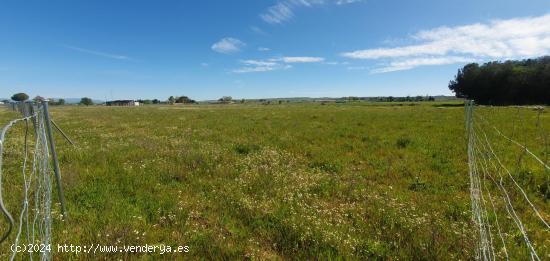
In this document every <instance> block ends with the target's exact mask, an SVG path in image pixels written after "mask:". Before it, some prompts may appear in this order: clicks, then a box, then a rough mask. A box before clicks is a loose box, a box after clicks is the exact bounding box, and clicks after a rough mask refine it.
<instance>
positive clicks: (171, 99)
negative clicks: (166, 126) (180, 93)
mask: <svg viewBox="0 0 550 261" xmlns="http://www.w3.org/2000/svg"><path fill="white" fill-rule="evenodd" d="M174 102H176V98H174V96H170V97H169V98H168V103H170V104H174Z"/></svg>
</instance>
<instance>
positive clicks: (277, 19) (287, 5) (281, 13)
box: [260, 0, 362, 24]
mask: <svg viewBox="0 0 550 261" xmlns="http://www.w3.org/2000/svg"><path fill="white" fill-rule="evenodd" d="M361 1H362V0H281V1H279V2H277V3H276V4H275V5H272V6H270V7H269V8H267V10H266V11H265V12H263V13H261V14H260V17H261V18H262V20H264V21H265V22H267V23H269V24H283V23H285V22H287V21H289V20H291V19H292V18H294V15H295V14H294V12H295V9H297V8H299V7H313V6H318V5H325V4H329V3H334V4H336V5H346V4H352V3H356V2H361Z"/></svg>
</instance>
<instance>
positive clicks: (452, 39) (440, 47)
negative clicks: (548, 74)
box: [342, 14, 550, 73]
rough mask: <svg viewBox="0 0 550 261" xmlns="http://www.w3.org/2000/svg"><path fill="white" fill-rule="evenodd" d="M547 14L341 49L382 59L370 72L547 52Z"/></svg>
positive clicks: (350, 54)
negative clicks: (384, 45) (397, 42)
mask: <svg viewBox="0 0 550 261" xmlns="http://www.w3.org/2000/svg"><path fill="white" fill-rule="evenodd" d="M549 24H550V14H547V15H544V16H539V17H525V18H515V19H508V20H494V21H490V22H488V23H476V24H470V25H464V26H456V27H448V26H444V27H439V28H434V29H430V30H424V31H420V32H418V33H416V34H414V35H412V37H411V39H410V40H412V41H415V42H417V43H415V44H411V45H405V46H399V47H392V48H374V49H365V50H357V51H352V52H345V53H342V56H344V57H348V58H353V59H370V60H378V59H386V60H389V63H388V64H387V66H384V67H382V68H378V69H374V70H373V71H372V72H374V73H383V72H392V71H399V70H408V69H412V68H416V67H418V66H425V65H442V64H454V63H466V62H473V61H484V60H495V59H521V58H527V57H536V56H542V55H548V54H550V26H548V25H549Z"/></svg>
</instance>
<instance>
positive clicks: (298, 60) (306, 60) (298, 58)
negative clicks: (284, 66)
mask: <svg viewBox="0 0 550 261" xmlns="http://www.w3.org/2000/svg"><path fill="white" fill-rule="evenodd" d="M275 60H279V61H282V62H285V63H318V62H322V61H324V60H325V58H323V57H309V56H290V57H288V56H287V57H282V58H275Z"/></svg>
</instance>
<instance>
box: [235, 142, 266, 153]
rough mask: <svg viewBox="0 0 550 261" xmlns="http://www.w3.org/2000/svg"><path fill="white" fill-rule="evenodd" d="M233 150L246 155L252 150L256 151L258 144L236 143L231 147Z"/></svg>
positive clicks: (258, 147)
mask: <svg viewBox="0 0 550 261" xmlns="http://www.w3.org/2000/svg"><path fill="white" fill-rule="evenodd" d="M233 149H234V150H235V152H237V153H238V154H241V155H248V154H250V153H251V152H253V151H257V150H259V149H260V146H258V145H256V144H237V145H235V147H234V148H233Z"/></svg>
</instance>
